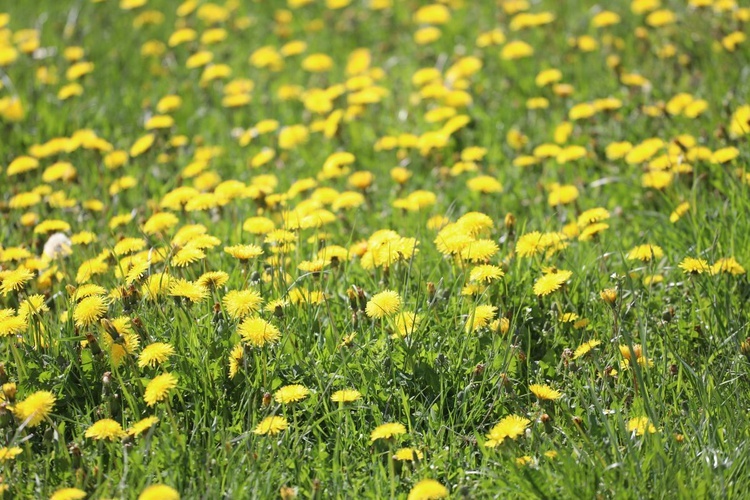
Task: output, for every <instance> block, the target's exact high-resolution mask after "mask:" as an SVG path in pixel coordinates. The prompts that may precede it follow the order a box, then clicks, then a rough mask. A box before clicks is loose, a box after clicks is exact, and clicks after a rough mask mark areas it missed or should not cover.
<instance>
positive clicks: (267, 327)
mask: <svg viewBox="0 0 750 500" xmlns="http://www.w3.org/2000/svg"><path fill="white" fill-rule="evenodd" d="M237 332H238V333H239V334H240V336H241V337H242V339H243V340H244V341H245V342H247V343H249V344H252V345H254V346H256V347H263V346H264V345H266V344H269V343H273V342H276V341H277V340H278V339H279V337H281V333H279V329H278V328H276V327H275V326H274V325H272V324H271V323H269V322H268V321H266V320H264V319H263V318H261V317H258V316H254V317H252V318H245V320H244V321H243V322H242V323H241V324H240V326H239V327H238V329H237Z"/></svg>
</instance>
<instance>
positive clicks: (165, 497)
mask: <svg viewBox="0 0 750 500" xmlns="http://www.w3.org/2000/svg"><path fill="white" fill-rule="evenodd" d="M138 500H180V494H179V493H177V490H175V489H174V488H172V487H171V486H167V485H166V484H152V485H151V486H148V487H147V488H146V489H144V490H143V491H142V492H141V494H140V495H138Z"/></svg>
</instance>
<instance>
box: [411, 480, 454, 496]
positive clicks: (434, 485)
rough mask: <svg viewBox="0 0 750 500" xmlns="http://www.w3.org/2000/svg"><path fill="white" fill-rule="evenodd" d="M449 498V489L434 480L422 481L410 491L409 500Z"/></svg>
mask: <svg viewBox="0 0 750 500" xmlns="http://www.w3.org/2000/svg"><path fill="white" fill-rule="evenodd" d="M447 497H448V488H446V487H445V486H443V485H442V484H440V483H439V482H437V481H435V480H434V479H422V480H421V481H419V482H418V483H417V484H415V485H414V487H413V488H412V489H411V491H409V496H408V498H407V500H435V499H438V498H447Z"/></svg>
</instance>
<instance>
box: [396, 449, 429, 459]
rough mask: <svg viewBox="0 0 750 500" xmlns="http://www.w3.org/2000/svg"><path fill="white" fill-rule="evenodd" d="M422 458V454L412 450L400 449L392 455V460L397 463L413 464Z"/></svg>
mask: <svg viewBox="0 0 750 500" xmlns="http://www.w3.org/2000/svg"><path fill="white" fill-rule="evenodd" d="M423 458H424V454H423V453H422V452H421V451H419V450H417V449H414V448H401V449H399V450H396V453H394V454H393V459H394V460H398V461H399V462H414V461H415V460H422V459H423Z"/></svg>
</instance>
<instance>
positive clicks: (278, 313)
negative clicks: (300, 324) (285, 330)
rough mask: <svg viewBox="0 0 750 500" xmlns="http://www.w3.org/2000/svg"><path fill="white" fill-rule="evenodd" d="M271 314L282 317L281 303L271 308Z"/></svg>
mask: <svg viewBox="0 0 750 500" xmlns="http://www.w3.org/2000/svg"><path fill="white" fill-rule="evenodd" d="M273 315H274V316H275V317H277V318H279V319H281V318H283V317H284V308H283V307H282V306H281V304H276V307H274V308H273Z"/></svg>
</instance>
